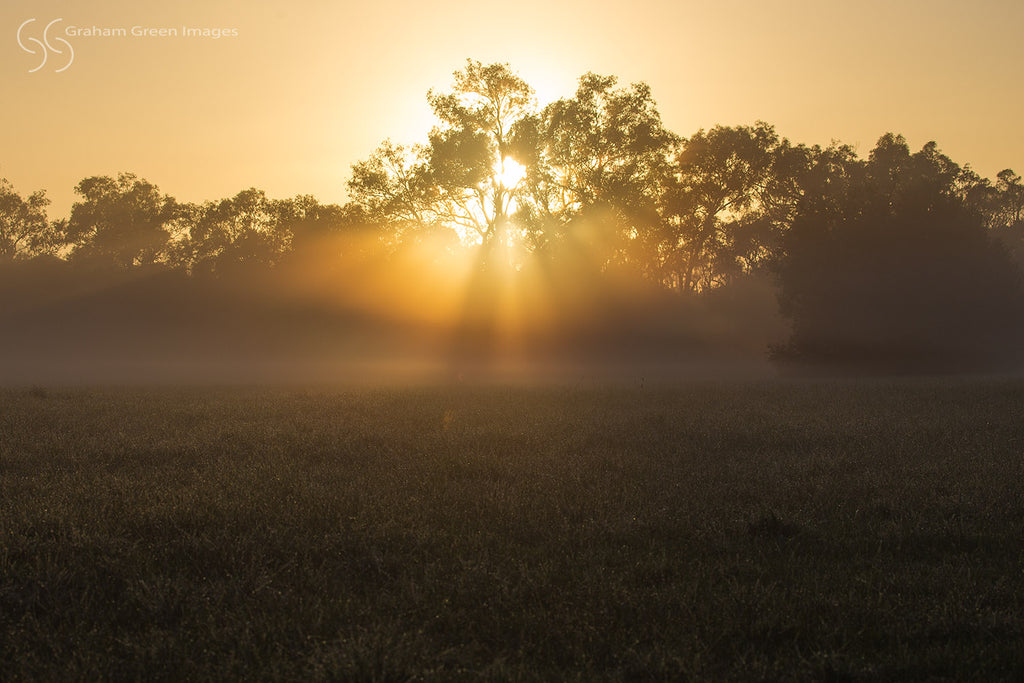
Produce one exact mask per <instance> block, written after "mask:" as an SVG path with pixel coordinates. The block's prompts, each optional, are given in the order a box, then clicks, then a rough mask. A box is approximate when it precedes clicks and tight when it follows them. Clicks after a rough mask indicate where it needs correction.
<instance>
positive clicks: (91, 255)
mask: <svg viewBox="0 0 1024 683" xmlns="http://www.w3.org/2000/svg"><path fill="white" fill-rule="evenodd" d="M75 192H77V193H78V194H79V195H80V196H81V197H82V201H78V202H75V203H74V205H72V207H71V217H70V219H69V220H68V222H67V223H66V224H64V225H63V229H64V231H65V235H64V236H65V239H66V241H67V243H68V244H69V245H71V246H72V247H73V250H72V253H71V256H72V258H74V259H76V260H79V259H81V260H92V261H98V262H105V263H111V264H114V265H116V266H118V267H121V268H129V267H131V266H138V265H151V264H154V263H158V262H162V261H164V260H166V257H167V247H168V242H169V240H170V237H171V231H170V225H171V222H172V221H173V219H174V217H175V215H176V212H177V204H176V203H175V201H174V199H173V198H172V197H169V196H167V195H164V194H161V193H160V190H159V188H158V187H157V186H156V185H153V184H152V183H150V182H148V181H146V180H143V179H141V178H137V177H136V176H135V175H133V174H131V173H121V174H118V176H117V178H110V177H108V176H93V177H91V178H85V179H84V180H82V181H81V182H80V183H78V185H77V186H76V187H75Z"/></svg>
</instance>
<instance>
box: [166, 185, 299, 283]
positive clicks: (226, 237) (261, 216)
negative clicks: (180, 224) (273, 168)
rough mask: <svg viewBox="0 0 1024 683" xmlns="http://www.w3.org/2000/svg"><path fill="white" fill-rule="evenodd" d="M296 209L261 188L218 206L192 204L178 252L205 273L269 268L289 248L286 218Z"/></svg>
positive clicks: (217, 204) (212, 203)
mask: <svg viewBox="0 0 1024 683" xmlns="http://www.w3.org/2000/svg"><path fill="white" fill-rule="evenodd" d="M291 208H292V207H291V205H290V204H288V203H282V202H280V201H275V200H272V199H269V198H268V197H267V195H266V193H265V192H264V191H263V190H258V189H256V188H249V189H247V190H242V191H241V192H239V193H238V194H236V195H235V196H234V197H232V198H230V199H222V200H220V201H219V202H206V203H205V204H203V205H201V206H196V205H190V206H188V207H186V208H185V209H184V212H185V214H186V215H187V216H188V217H189V218H188V230H187V235H186V236H183V239H182V243H181V244H180V245H179V247H178V251H179V253H180V254H182V256H181V257H180V258H181V259H182V260H183V261H186V262H187V263H189V264H190V267H191V269H192V270H193V271H194V272H201V273H215V272H221V273H223V272H224V271H226V270H236V269H238V268H243V267H244V268H247V269H251V268H266V267H269V266H271V265H273V264H274V263H276V262H277V261H278V260H279V259H280V258H281V256H282V255H283V254H284V253H286V252H287V251H288V249H289V248H290V243H291V234H290V232H288V231H287V230H285V229H283V222H284V220H283V217H284V216H286V215H288V214H289V213H290V212H291Z"/></svg>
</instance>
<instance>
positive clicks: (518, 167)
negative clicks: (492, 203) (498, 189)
mask: <svg viewBox="0 0 1024 683" xmlns="http://www.w3.org/2000/svg"><path fill="white" fill-rule="evenodd" d="M495 170H496V171H497V172H498V181H499V182H500V183H501V186H502V187H504V188H505V189H506V190H507V189H511V188H513V187H515V186H516V185H518V184H519V181H521V180H522V179H523V178H525V177H526V167H525V166H523V165H522V164H520V163H519V162H518V161H516V160H514V159H509V158H507V157H506V158H505V159H502V160H499V161H498V167H497V168H496V169H495Z"/></svg>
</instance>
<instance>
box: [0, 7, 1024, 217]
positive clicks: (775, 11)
mask: <svg viewBox="0 0 1024 683" xmlns="http://www.w3.org/2000/svg"><path fill="white" fill-rule="evenodd" d="M33 18H35V19H36V21H34V22H30V23H28V24H26V25H25V26H24V28H23V29H22V32H21V36H20V37H21V39H22V43H23V44H25V45H26V46H27V47H29V48H36V49H37V50H38V48H37V46H39V43H36V42H32V41H31V40H30V39H32V38H35V39H36V40H39V41H41V39H42V34H43V29H44V28H45V26H46V25H47V24H49V23H50V22H52V21H54V20H56V19H61V20H62V21H60V22H57V23H55V24H53V25H52V27H51V30H50V32H49V33H48V37H49V38H50V40H49V41H48V42H49V43H51V45H52V46H53V47H55V48H58V47H62V44H61V43H59V42H58V41H56V40H55V38H57V37H60V38H63V39H64V40H66V41H67V43H68V44H70V45H71V48H72V49H73V50H74V58H73V61H72V62H71V63H70V66H67V56H68V55H67V50H66V48H65V49H64V52H62V53H61V54H53V53H49V54H48V56H47V62H46V64H45V65H44V66H43V67H42V68H40V69H38V70H37V71H35V72H32V73H30V72H29V70H30V69H34V68H35V67H37V66H38V64H39V62H40V59H41V50H38V52H37V54H30V53H28V52H26V51H24V50H23V49H22V48H21V47H20V46H19V42H18V38H19V34H18V30H19V27H21V26H22V24H23V23H24V22H26V21H27V20H29V19H33ZM1022 26H1024V2H1021V0H974V1H973V2H966V1H963V2H954V1H952V0H884V1H882V0H858V1H857V2H853V1H850V0H842V1H836V2H831V1H829V0H788V1H785V0H699V1H698V0H676V1H672V2H667V1H654V0H631V1H630V2H608V1H607V0H517V1H516V2H488V1H484V0H473V1H465V0H431V1H430V2H426V1H424V0H417V1H415V2H413V1H409V0H372V1H370V0H361V1H359V2H339V1H329V0H291V1H289V2H285V1H283V0H275V1H270V0H245V1H242V0H236V1H232V2H217V1H211V0H203V1H200V0H180V1H177V2H173V3H172V2H166V1H163V2H147V1H142V0H111V1H106V2H97V1H95V0H93V1H89V0H4V2H3V4H2V6H0V92H2V93H3V104H2V111H3V118H2V119H0V121H2V125H0V177H6V178H7V179H9V180H10V181H11V182H12V183H14V185H15V187H16V188H17V189H18V190H19V191H20V192H21V193H22V194H23V195H24V194H27V193H29V192H31V191H33V190H36V189H41V188H42V189H46V190H47V193H48V195H49V196H50V197H51V199H52V200H53V205H52V207H51V212H50V213H51V216H53V217H58V216H62V215H66V213H67V212H68V210H69V208H70V205H71V202H72V201H73V199H74V195H73V187H74V185H75V184H76V183H77V182H78V181H79V180H80V179H82V178H84V177H86V176H91V175H113V174H116V173H118V172H120V171H131V172H134V173H136V174H138V175H140V176H143V177H145V178H146V179H148V180H150V181H152V182H154V183H156V184H157V185H159V186H160V188H161V189H162V190H163V191H164V192H166V193H168V194H171V195H173V196H174V197H176V198H178V199H179V200H182V201H203V200H207V199H219V198H222V197H227V196H232V195H234V194H235V193H236V192H238V191H239V190H242V189H244V188H247V187H253V186H255V187H258V188H261V189H264V190H266V192H267V193H268V194H269V195H270V196H272V197H288V196H293V195H295V194H314V195H316V196H317V197H318V198H319V199H321V200H322V201H329V202H343V201H344V200H345V188H344V185H345V180H346V179H347V178H348V175H349V171H350V166H351V165H352V164H353V163H354V162H356V161H358V160H360V159H363V158H365V157H367V156H368V155H369V154H370V153H371V152H372V151H373V149H374V148H375V147H376V146H377V145H378V144H379V143H380V142H381V141H382V140H383V139H384V138H387V137H390V138H392V139H393V140H395V141H397V142H416V141H421V140H423V139H425V136H426V133H427V131H428V130H429V126H430V124H431V119H430V112H429V108H428V107H427V104H426V98H425V95H426V92H427V90H428V89H430V88H432V87H433V88H440V89H445V88H446V87H447V86H448V85H449V84H450V82H451V73H452V71H454V70H456V69H459V68H461V67H462V66H463V64H464V63H465V60H466V58H473V59H479V60H481V61H483V62H485V63H488V62H508V63H509V64H510V65H511V66H512V67H513V68H514V69H516V70H518V71H519V73H520V74H521V75H522V76H523V77H524V78H525V79H526V80H527V82H529V83H530V84H531V85H533V86H534V88H535V89H536V90H537V94H538V98H539V99H540V100H541V102H542V103H543V102H545V101H550V100H552V99H556V98H558V97H560V96H568V95H571V94H572V92H573V91H574V90H575V81H576V79H577V78H578V77H579V76H580V75H581V74H583V73H585V72H587V71H594V72H596V73H600V74H613V75H616V76H618V77H619V78H620V80H621V81H623V82H632V81H639V80H642V81H646V82H648V83H649V84H650V85H651V87H652V89H653V92H654V96H655V99H656V100H657V102H658V105H659V109H660V111H661V114H662V117H663V119H664V121H665V123H666V125H667V126H668V127H669V128H670V129H672V130H674V131H675V132H677V133H679V134H681V135H684V136H687V135H689V134H691V133H693V132H694V131H696V130H697V129H699V128H707V127H711V126H713V125H715V124H719V123H721V124H725V125H738V124H749V123H753V122H754V121H756V120H758V119H762V120H765V121H768V122H769V123H772V124H774V125H775V126H776V128H777V130H778V131H779V133H780V134H781V135H784V136H786V137H788V138H790V139H791V140H793V141H794V142H805V143H808V144H814V143H820V144H828V143H829V142H830V141H831V140H833V139H835V140H839V141H842V142H846V143H849V144H852V145H855V146H856V148H857V149H858V151H859V152H860V153H861V154H862V155H866V154H867V152H868V151H870V149H871V148H872V146H873V145H874V142H875V140H876V139H877V138H878V137H879V136H880V135H881V134H882V133H884V132H886V131H892V132H897V133H902V134H904V135H905V136H906V137H907V139H908V141H909V142H910V144H911V146H912V147H915V148H918V147H920V146H921V145H923V144H924V143H925V142H927V141H929V140H936V141H937V142H938V143H939V146H940V148H941V149H942V150H943V151H945V152H946V153H947V154H949V155H950V156H951V157H952V158H953V159H954V160H956V161H958V162H960V163H970V164H971V166H972V167H973V168H975V169H976V170H977V171H978V172H980V173H981V174H983V175H986V176H988V177H994V176H995V174H996V173H997V172H998V171H999V170H1001V169H1003V168H1007V167H1010V168H1014V169H1015V170H1017V171H1018V172H1024V136H1022V135H1021V134H1020V127H1021V123H1020V114H1021V112H1022V110H1024V107H1022V104H1024V89H1022V88H1021V87H1020V85H1019V71H1020V68H1021V67H1022V66H1024V40H1021V39H1020V30H1021V27H1022ZM70 27H75V29H76V30H78V31H79V32H81V31H82V30H91V29H125V30H126V31H128V32H129V35H127V36H87V35H81V34H78V35H72V33H71V32H69V31H70ZM135 27H138V30H141V31H147V32H148V31H152V30H159V29H168V30H167V31H166V32H167V33H171V32H172V31H171V29H173V31H174V32H176V33H177V35H166V36H163V37H160V36H153V35H143V36H133V35H131V32H132V29H133V28H135ZM185 29H198V30H199V31H200V32H202V31H203V29H208V30H207V31H206V33H207V34H209V33H211V32H212V30H213V29H222V30H223V29H227V30H229V32H230V33H237V35H226V36H223V37H221V38H213V37H210V36H209V35H207V36H202V35H200V36H185V35H183V33H184V32H185ZM65 66H66V68H64V69H63V70H62V71H60V72H57V70H58V69H61V68H62V67H65Z"/></svg>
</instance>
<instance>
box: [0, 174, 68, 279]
mask: <svg viewBox="0 0 1024 683" xmlns="http://www.w3.org/2000/svg"><path fill="white" fill-rule="evenodd" d="M49 204H50V200H49V199H48V198H47V197H46V192H45V191H44V190H38V191H36V192H33V193H32V194H30V195H29V196H28V197H27V198H24V199H22V197H21V195H19V194H18V193H17V191H15V189H14V186H13V185H11V184H10V183H9V182H8V181H7V179H6V178H0V260H9V259H16V258H19V259H20V258H31V257H33V256H39V255H42V254H54V253H55V252H56V249H57V243H58V236H57V230H56V228H55V227H54V226H53V225H52V224H51V223H50V222H49V221H48V220H47V218H46V207H47V206H49Z"/></svg>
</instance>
